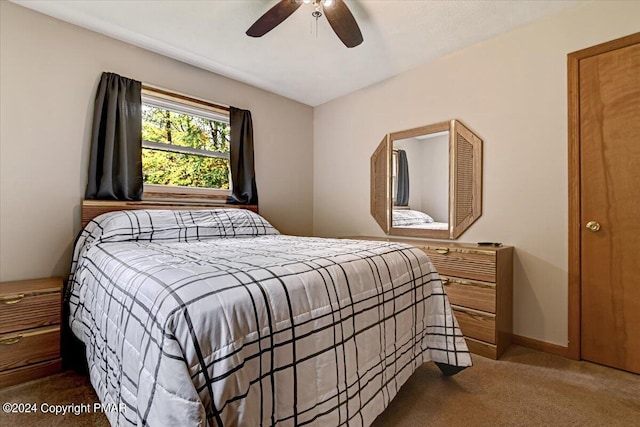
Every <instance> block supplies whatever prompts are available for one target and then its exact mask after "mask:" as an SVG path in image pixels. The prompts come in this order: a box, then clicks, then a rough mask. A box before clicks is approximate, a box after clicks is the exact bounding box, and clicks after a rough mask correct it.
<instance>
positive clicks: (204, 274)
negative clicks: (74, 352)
mask: <svg viewBox="0 0 640 427" xmlns="http://www.w3.org/2000/svg"><path fill="white" fill-rule="evenodd" d="M158 212H164V214H160V213H158ZM240 212H241V213H240ZM245 212H248V211H238V212H228V211H227V210H224V212H223V211H216V213H212V212H209V213H208V214H206V213H202V212H200V213H197V214H194V213H188V214H185V213H176V212H169V211H155V212H154V213H145V212H142V211H128V212H119V213H116V214H108V215H107V216H106V217H107V218H106V219H105V216H103V217H102V218H100V219H98V220H96V221H94V222H92V223H91V224H90V225H89V226H88V227H87V228H86V229H85V230H84V231H83V233H82V235H81V236H80V238H79V241H78V242H77V244H76V250H75V254H74V263H73V267H72V275H71V277H70V282H69V289H68V292H67V298H68V301H69V304H70V310H71V314H70V324H71V328H72V330H73V332H74V333H75V335H76V336H77V337H78V338H80V339H81V340H82V341H83V342H84V343H85V344H86V349H87V359H88V363H89V368H90V377H91V382H92V384H93V386H94V388H95V389H96V392H97V394H98V396H99V397H100V399H101V401H102V402H103V403H106V404H115V405H116V407H117V405H122V407H123V408H124V410H123V411H114V412H108V413H107V416H108V417H109V420H110V422H111V424H113V425H136V424H137V425H147V424H148V425H152V426H164V425H172V426H177V425H184V426H196V425H206V424H208V425H213V426H268V425H281V426H294V425H296V426H297V425H319V426H342V425H356V426H367V425H369V424H371V422H372V421H373V420H374V418H375V417H376V416H377V415H378V414H379V413H381V412H382V410H383V409H384V408H385V407H386V406H387V405H388V403H389V402H390V401H391V399H392V398H393V397H394V396H395V395H396V393H397V391H398V389H399V388H400V386H401V385H402V384H403V383H404V382H405V381H406V380H407V378H408V377H409V376H410V375H411V373H412V372H413V371H414V370H415V369H416V368H417V367H419V366H420V365H421V364H422V363H423V362H425V361H429V360H433V361H438V362H443V363H447V364H451V365H456V366H469V365H471V359H470V355H469V352H468V350H467V347H466V345H465V342H464V339H463V338H462V335H461V333H460V330H459V329H458V327H457V324H456V321H455V319H454V317H453V314H452V312H451V309H450V307H449V303H448V300H447V297H446V295H445V293H444V291H443V288H442V284H441V282H440V279H439V277H438V275H437V274H436V273H435V272H434V270H433V267H432V265H431V263H430V262H429V260H428V258H427V257H426V255H425V254H424V253H423V252H422V251H420V250H417V249H414V248H411V247H408V246H404V245H400V244H393V243H387V242H375V241H355V240H336V239H319V238H302V237H292V236H282V235H277V234H275V233H277V231H275V229H273V228H272V227H271V226H270V225H269V224H268V223H266V221H264V222H261V221H260V220H261V218H260V217H258V216H257V215H255V214H252V213H250V212H248V213H245ZM110 215H116V216H117V217H116V218H115V219H114V217H113V216H110ZM118 215H119V216H118ZM162 215H164V216H162ZM194 215H195V219H194ZM198 215H199V216H198ZM207 215H210V216H207ZM256 218H259V219H256ZM203 224H204V225H203ZM238 224H240V225H238ZM223 235H224V236H227V237H221V236H223ZM234 235H235V236H236V237H229V236H234ZM253 235H256V236H253Z"/></svg>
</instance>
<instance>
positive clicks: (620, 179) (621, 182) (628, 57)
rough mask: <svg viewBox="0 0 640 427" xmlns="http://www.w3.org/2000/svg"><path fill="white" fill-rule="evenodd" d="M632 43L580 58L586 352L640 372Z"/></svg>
mask: <svg viewBox="0 0 640 427" xmlns="http://www.w3.org/2000/svg"><path fill="white" fill-rule="evenodd" d="M626 39H628V40H627V41H628V43H625V44H624V45H619V44H616V41H614V42H612V43H613V44H610V45H608V46H607V45H606V44H605V45H604V46H600V47H601V48H602V47H605V49H601V50H600V51H599V50H598V49H595V50H591V51H590V53H592V54H589V55H587V56H585V57H582V58H580V59H579V61H578V98H579V100H578V103H577V107H578V108H579V115H578V121H579V137H578V138H579V180H580V184H579V191H580V204H579V210H580V217H579V227H580V231H579V234H580V236H579V238H580V248H579V249H580V281H581V285H580V287H581V289H580V291H581V295H580V296H581V300H580V317H581V318H580V323H581V328H580V343H581V345H580V351H581V358H582V359H585V360H589V361H592V362H596V363H600V364H603V365H607V366H612V367H615V368H619V369H624V370H627V371H631V372H636V373H640V37H638V35H637V34H636V35H635V37H633V36H631V37H630V38H626ZM607 47H609V48H607ZM596 48H598V47H596ZM587 53H589V51H587Z"/></svg>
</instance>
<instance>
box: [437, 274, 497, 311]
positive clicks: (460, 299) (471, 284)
mask: <svg viewBox="0 0 640 427" xmlns="http://www.w3.org/2000/svg"><path fill="white" fill-rule="evenodd" d="M441 278H442V283H443V284H444V289H445V291H446V292H447V296H448V297H449V301H450V302H451V304H454V305H460V306H462V307H467V308H473V309H476V310H481V311H487V312H489V313H495V312H496V285H495V283H487V282H478V281H474V280H466V279H458V278H457V277H447V276H441Z"/></svg>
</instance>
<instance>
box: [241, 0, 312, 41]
mask: <svg viewBox="0 0 640 427" xmlns="http://www.w3.org/2000/svg"><path fill="white" fill-rule="evenodd" d="M301 4H302V1H292V0H280V2H279V3H278V4H276V5H275V6H273V7H272V8H271V9H269V10H268V11H266V12H265V14H264V15H262V16H261V17H260V18H258V20H257V21H256V22H254V23H253V25H252V26H251V27H250V28H249V29H248V30H247V35H248V36H251V37H262V36H264V35H265V34H267V33H268V32H269V31H271V30H273V29H274V28H275V27H277V26H278V25H280V24H281V23H282V21H284V20H285V19H287V18H288V17H289V16H290V15H291V14H292V13H293V12H295V11H296V10H298V8H299V7H300V5H301Z"/></svg>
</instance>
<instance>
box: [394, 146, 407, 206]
mask: <svg viewBox="0 0 640 427" xmlns="http://www.w3.org/2000/svg"><path fill="white" fill-rule="evenodd" d="M396 179H397V180H398V192H397V193H396V206H407V205H409V163H408V162H407V152H406V151H404V150H398V176H397V177H396Z"/></svg>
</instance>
